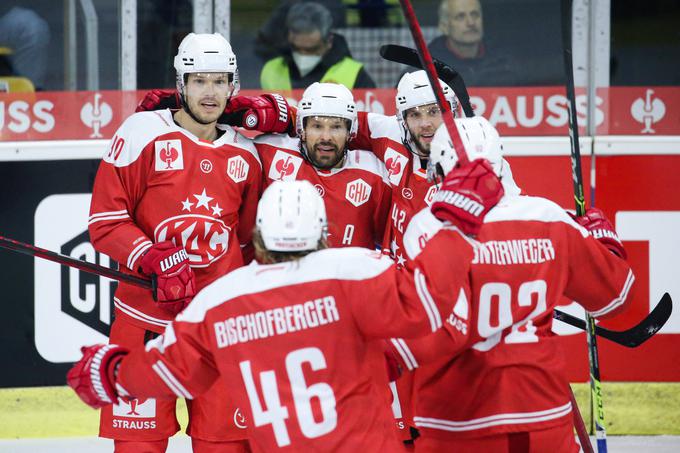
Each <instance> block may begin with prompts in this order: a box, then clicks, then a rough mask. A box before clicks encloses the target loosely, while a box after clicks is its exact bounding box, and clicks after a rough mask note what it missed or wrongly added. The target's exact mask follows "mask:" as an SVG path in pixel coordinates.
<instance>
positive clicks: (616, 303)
mask: <svg viewBox="0 0 680 453" xmlns="http://www.w3.org/2000/svg"><path fill="white" fill-rule="evenodd" d="M634 281H635V276H634V275H633V271H632V270H629V271H628V277H627V278H626V282H625V283H624V284H623V289H622V290H621V293H620V294H619V296H618V297H617V298H616V299H614V300H612V301H611V302H610V303H609V304H607V306H606V307H604V308H601V309H599V310H597V311H591V312H590V314H591V315H593V316H594V317H596V318H597V317H598V316H602V315H606V314H607V313H609V312H611V311H613V310H615V309H617V308H618V307H620V306H621V305H623V303H624V302H625V301H626V298H627V297H628V292H629V291H630V287H631V286H633V282H634Z"/></svg>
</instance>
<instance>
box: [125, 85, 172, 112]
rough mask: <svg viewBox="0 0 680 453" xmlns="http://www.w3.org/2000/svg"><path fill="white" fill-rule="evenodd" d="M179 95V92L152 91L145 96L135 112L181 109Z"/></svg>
mask: <svg viewBox="0 0 680 453" xmlns="http://www.w3.org/2000/svg"><path fill="white" fill-rule="evenodd" d="M180 106H181V103H180V101H179V93H177V90H151V91H149V92H148V93H146V95H145V96H144V99H142V100H141V101H140V102H139V104H138V105H137V108H136V109H135V112H148V111H151V110H163V109H172V110H176V109H179V108H180Z"/></svg>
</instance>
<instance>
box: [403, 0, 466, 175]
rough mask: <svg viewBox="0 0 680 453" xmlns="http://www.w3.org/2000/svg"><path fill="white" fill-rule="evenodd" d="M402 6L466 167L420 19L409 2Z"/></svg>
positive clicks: (423, 64) (450, 134)
mask: <svg viewBox="0 0 680 453" xmlns="http://www.w3.org/2000/svg"><path fill="white" fill-rule="evenodd" d="M399 3H400V4H401V9H402V11H403V13H404V17H406V21H407V22H408V27H409V28H410V29H411V36H413V41H414V42H415V43H416V49H418V58H419V59H420V64H421V67H423V68H425V72H426V73H427V78H428V80H429V81H430V86H431V87H432V90H433V91H434V95H435V97H436V99H437V105H439V109H440V110H441V112H442V119H443V120H444V124H445V125H446V130H447V131H448V132H449V137H450V138H451V142H452V144H453V149H454V151H456V155H457V156H458V162H460V164H461V165H466V164H468V163H469V162H470V159H468V156H467V153H466V152H465V147H464V145H463V140H462V139H461V137H460V133H459V132H458V127H457V126H456V122H455V121H454V120H453V112H452V111H451V106H450V105H449V103H448V102H446V99H445V98H444V93H443V92H442V87H440V86H439V81H438V78H437V72H436V71H435V69H434V63H432V55H430V51H429V50H428V48H427V45H426V44H425V38H423V32H422V31H421V30H420V25H419V24H418V18H417V17H416V13H415V12H414V11H413V6H411V2H410V1H409V0H399Z"/></svg>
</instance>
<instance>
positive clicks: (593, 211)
mask: <svg viewBox="0 0 680 453" xmlns="http://www.w3.org/2000/svg"><path fill="white" fill-rule="evenodd" d="M570 215H571V217H572V218H573V219H574V220H575V221H576V222H577V223H578V224H579V225H581V226H582V227H583V228H585V229H586V230H588V231H589V232H590V234H591V236H593V237H594V238H595V239H597V240H598V241H600V242H601V243H602V244H603V245H604V246H605V247H607V248H608V249H609V250H610V251H611V252H612V253H613V254H614V255H616V256H618V257H620V258H623V259H624V260H625V259H626V258H628V254H627V253H626V249H624V248H623V244H621V240H620V239H619V236H618V235H617V234H616V230H614V226H613V225H612V224H611V222H610V221H609V220H608V219H607V217H605V215H604V212H602V211H601V210H600V209H597V208H588V209H586V213H585V215H583V216H581V217H576V216H574V215H572V214H571V213H570Z"/></svg>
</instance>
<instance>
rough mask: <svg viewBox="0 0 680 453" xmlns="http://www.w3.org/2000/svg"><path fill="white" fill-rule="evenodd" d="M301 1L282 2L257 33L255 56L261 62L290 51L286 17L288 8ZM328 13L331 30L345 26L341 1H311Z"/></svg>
mask: <svg viewBox="0 0 680 453" xmlns="http://www.w3.org/2000/svg"><path fill="white" fill-rule="evenodd" d="M300 1H301V0H284V1H282V2H281V4H280V5H279V6H277V7H276V9H275V10H274V11H273V12H272V14H271V16H269V19H267V22H266V23H265V24H264V25H263V26H262V28H260V30H259V31H258V32H257V38H256V39H255V55H257V56H258V57H259V58H260V59H261V60H262V61H265V62H266V61H268V60H271V59H272V58H275V57H278V56H280V55H283V54H284V53H285V52H286V51H288V50H289V49H290V47H289V45H288V27H287V26H286V17H288V12H289V11H290V8H291V7H292V6H293V5H295V4H296V3H300ZM313 1H314V3H319V4H321V5H323V6H325V7H326V8H328V11H330V13H331V16H333V28H342V27H344V26H345V25H346V20H345V4H344V3H345V2H344V1H343V0H313Z"/></svg>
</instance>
